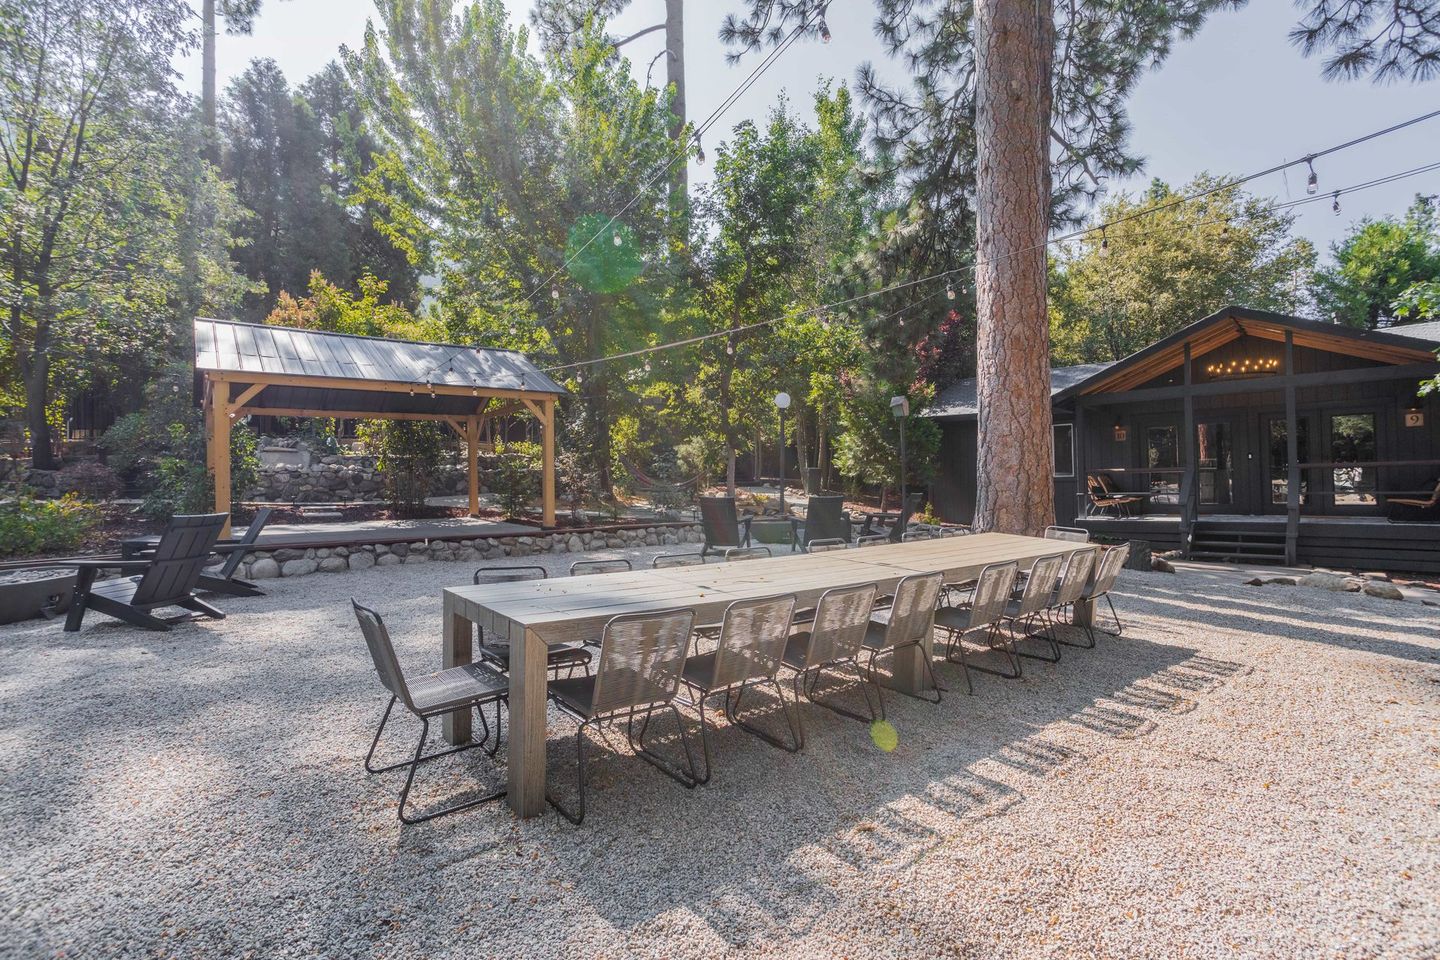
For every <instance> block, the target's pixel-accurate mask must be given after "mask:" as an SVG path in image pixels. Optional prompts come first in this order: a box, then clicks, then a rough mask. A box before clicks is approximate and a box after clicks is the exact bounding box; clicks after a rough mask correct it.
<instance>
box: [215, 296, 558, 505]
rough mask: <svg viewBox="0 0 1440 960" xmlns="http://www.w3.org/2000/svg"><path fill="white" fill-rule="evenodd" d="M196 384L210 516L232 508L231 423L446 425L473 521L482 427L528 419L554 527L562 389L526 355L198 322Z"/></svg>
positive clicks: (224, 323) (286, 329)
mask: <svg viewBox="0 0 1440 960" xmlns="http://www.w3.org/2000/svg"><path fill="white" fill-rule="evenodd" d="M195 377H196V389H197V392H198V394H199V398H200V402H201V404H202V406H203V407H204V410H205V427H206V437H207V440H208V446H207V465H208V466H209V468H210V470H211V471H212V473H213V474H214V477H215V511H216V512H217V513H229V512H230V508H231V488H230V453H229V451H230V429H231V424H233V423H234V421H235V420H236V419H238V418H239V417H243V416H248V415H251V414H255V415H266V416H276V417H325V418H330V419H337V420H366V419H369V420H434V421H439V422H442V423H446V424H449V425H450V427H451V428H452V429H453V430H454V431H455V432H456V433H457V434H458V435H459V436H460V438H461V439H462V440H463V441H465V459H466V463H467V466H468V470H469V474H470V515H471V516H475V515H477V514H478V513H479V510H480V472H479V463H478V458H479V454H480V451H481V450H482V449H483V448H486V447H488V444H485V443H483V442H482V441H481V437H482V435H483V433H484V430H485V425H486V422H487V421H488V420H490V419H491V418H493V417H501V416H507V415H510V414H514V413H520V412H528V413H530V414H531V415H532V416H533V417H535V419H536V420H538V421H539V423H540V427H541V432H542V449H543V450H544V465H543V469H542V471H541V499H542V502H543V511H544V523H545V525H546V526H547V527H549V526H554V524H555V400H556V398H557V397H559V396H560V395H562V394H563V393H564V392H565V390H564V388H563V387H561V386H560V385H559V384H557V383H556V382H555V381H554V380H552V379H551V378H550V377H548V376H546V375H545V373H544V372H542V371H541V370H540V369H539V368H538V367H536V366H535V365H534V364H533V363H531V362H530V361H529V359H527V358H526V357H525V355H524V354H521V353H517V352H516V351H513V350H498V349H492V348H486V347H462V346H456V345H452V344H443V343H418V342H414V341H408V340H386V339H382V338H378V337H360V336H353V335H350V334H342V333H325V332H322V331H317V330H302V329H297V328H294V327H272V326H266V325H263V324H251V323H234V322H230V321H225V320H207V319H197V320H196V321H195ZM227 528H228V525H227Z"/></svg>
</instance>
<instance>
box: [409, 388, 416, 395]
mask: <svg viewBox="0 0 1440 960" xmlns="http://www.w3.org/2000/svg"><path fill="white" fill-rule="evenodd" d="M410 396H412V397H413V396H415V388H414V387H413V386H412V387H411V388H410Z"/></svg>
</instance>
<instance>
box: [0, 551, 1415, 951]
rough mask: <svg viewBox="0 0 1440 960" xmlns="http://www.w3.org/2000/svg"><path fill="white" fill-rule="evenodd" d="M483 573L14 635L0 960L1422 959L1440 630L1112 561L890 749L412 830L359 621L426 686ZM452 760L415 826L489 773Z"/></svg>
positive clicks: (1350, 602)
mask: <svg viewBox="0 0 1440 960" xmlns="http://www.w3.org/2000/svg"><path fill="white" fill-rule="evenodd" d="M672 549H673V548H672ZM616 552H617V553H618V551H616ZM656 552H659V551H658V550H653V549H652V550H645V551H632V552H631V554H630V555H631V556H635V557H637V558H640V559H648V557H649V556H651V555H653V554H654V553H656ZM570 559H572V558H569V557H553V558H552V557H543V558H540V560H541V562H545V563H548V564H553V565H555V566H556V568H557V570H559V569H563V567H564V566H565V565H567V564H568V563H569V561H570ZM526 562H531V561H530V560H529V559H527V560H526ZM469 573H470V567H468V566H462V565H460V564H429V565H424V566H415V567H411V566H404V567H391V568H386V569H375V570H370V571H365V572H360V573H351V574H340V575H333V576H313V577H304V578H299V579H296V580H280V581H270V582H268V583H267V584H266V589H267V590H269V591H271V593H270V595H269V596H267V597H264V598H257V599H248V600H240V599H233V598H231V599H228V601H227V602H223V603H222V606H224V607H225V608H226V609H228V610H229V611H230V612H231V616H230V618H229V619H227V620H225V621H223V622H218V623H204V624H196V625H187V626H184V627H181V628H178V629H176V630H175V631H174V632H172V633H170V634H168V635H157V634H147V633H143V632H141V631H137V630H132V629H128V628H124V627H121V626H118V625H115V624H113V623H112V622H109V621H106V620H105V618H103V617H99V616H94V617H91V618H90V619H89V621H87V624H86V627H85V629H84V631H83V632H81V633H79V634H65V633H62V632H61V629H60V625H59V624H58V623H29V624H24V625H15V626H10V627H3V628H0V770H3V774H0V776H3V789H0V818H3V819H0V822H3V823H4V829H5V837H6V842H5V844H4V848H5V851H6V852H5V856H4V857H3V858H0V955H4V956H7V957H8V956H15V957H47V956H66V957H95V956H104V957H142V956H144V957H160V956H166V957H168V956H176V957H206V958H209V957H239V956H254V957H266V958H269V957H416V958H420V957H426V958H429V957H445V956H457V957H458V956H463V957H491V956H494V957H517V956H524V957H550V956H567V957H568V956H591V955H596V956H609V957H621V956H653V957H680V956H695V957H711V956H715V955H717V954H722V953H727V952H733V953H744V954H762V955H767V956H794V957H814V956H849V957H878V956H884V957H888V956H894V957H902V956H903V957H908V958H915V957H931V956H963V957H972V956H974V957H990V956H995V957H1035V956H1045V957H1052V956H1053V957H1082V956H1097V957H1101V956H1104V957H1114V956H1126V957H1160V956H1164V957H1211V956H1246V957H1266V958H1269V957H1328V956H1335V957H1368V956H1385V957H1435V956H1437V955H1440V735H1437V734H1440V611H1436V610H1434V609H1431V608H1426V607H1421V606H1419V605H1418V604H1402V603H1397V602H1392V601H1385V600H1378V599H1373V598H1369V597H1363V596H1356V595H1349V594H1346V595H1336V594H1331V593H1324V592H1320V591H1315V590H1310V589H1303V588H1293V587H1290V588H1287V587H1268V588H1251V587H1239V586H1232V585H1227V584H1224V583H1217V582H1216V581H1215V580H1213V579H1209V578H1203V577H1200V576H1196V575H1193V574H1183V573H1182V574H1180V575H1172V576H1167V575H1163V574H1136V573H1126V574H1125V575H1124V577H1123V579H1122V581H1121V585H1120V588H1119V592H1118V596H1117V597H1116V602H1117V606H1118V607H1119V609H1120V611H1121V614H1122V616H1123V617H1124V619H1125V621H1126V632H1125V636H1124V637H1122V638H1114V639H1111V638H1103V639H1102V640H1101V643H1100V646H1099V648H1098V649H1096V650H1088V651H1087V650H1070V649H1067V650H1066V651H1065V655H1064V658H1063V660H1062V661H1061V662H1060V663H1059V664H1058V665H1055V666H1049V665H1040V664H1032V663H1030V662H1027V665H1026V666H1027V675H1026V679H1025V680H1024V681H1023V682H1013V681H1003V680H999V679H995V678H991V677H981V676H978V675H977V678H976V695H975V696H974V697H967V696H965V695H964V694H963V693H962V692H960V691H961V690H962V689H963V684H961V683H960V678H959V676H958V675H957V673H956V672H955V671H956V669H957V668H951V667H943V666H942V667H941V668H940V669H941V676H942V679H943V678H948V680H949V684H950V687H951V689H952V691H955V692H952V693H951V694H950V695H949V696H947V697H946V699H945V702H944V703H943V704H941V705H940V706H938V707H937V706H934V705H931V704H926V703H921V702H918V701H912V700H908V699H905V698H900V697H891V698H889V699H890V706H891V711H890V718H891V720H892V722H893V723H894V726H895V728H896V729H897V731H898V734H899V745H898V747H897V748H896V749H895V750H893V752H886V751H884V750H882V749H880V748H878V747H877V746H876V745H875V743H874V742H872V739H871V737H870V735H869V732H868V731H867V729H866V727H865V726H863V725H861V724H858V723H855V722H853V721H849V720H845V719H843V718H840V717H836V716H833V715H831V714H828V713H826V712H824V711H821V710H818V709H816V708H814V707H807V708H805V718H806V722H807V729H808V733H809V741H810V742H809V744H808V746H807V748H806V750H805V751H804V753H802V754H799V755H794V756H792V755H789V754H784V753H781V752H779V751H777V750H775V749H773V748H771V747H769V746H767V745H765V744H763V743H761V742H759V741H757V740H755V739H753V738H751V737H749V736H748V735H745V734H743V733H741V732H739V731H736V730H733V729H729V728H722V729H721V730H720V731H719V733H718V736H717V757H716V770H715V779H714V780H713V782H712V783H711V784H710V786H708V787H705V788H701V789H699V790H696V791H686V790H684V789H682V788H680V787H679V786H677V785H675V784H673V783H671V782H670V781H669V780H666V779H664V778H662V777H661V776H660V775H659V774H658V773H656V772H655V771H654V770H652V769H650V768H649V767H648V766H646V765H645V764H644V763H642V762H640V761H639V760H638V759H636V758H635V757H633V756H631V755H629V754H628V753H626V752H624V751H623V749H622V750H620V751H619V752H606V751H604V750H601V751H598V752H597V753H596V754H594V755H595V756H598V757H599V760H598V762H596V763H595V764H594V765H593V766H592V780H591V784H592V788H593V789H592V792H591V795H590V800H591V807H590V814H591V815H590V819H589V820H587V822H586V824H585V826H584V827H583V828H580V829H575V828H572V827H571V826H569V825H568V824H566V823H564V822H563V821H561V820H560V819H559V818H558V817H557V816H555V815H554V814H553V813H547V814H546V815H545V816H543V817H541V818H539V819H536V820H532V821H526V822H523V823H522V822H519V821H517V820H515V819H514V818H513V817H511V816H510V814H509V813H508V811H507V810H505V809H503V808H501V807H499V806H490V807H487V808H483V809H481V810H478V811H471V812H468V813H464V814H460V815H457V816H452V817H446V818H442V819H441V820H438V821H435V822H433V823H430V824H426V825H422V826H419V827H413V828H405V829H402V828H401V827H400V825H399V823H398V822H397V821H396V819H395V798H396V791H397V790H398V788H399V785H400V778H399V777H397V776H396V775H393V774H391V775H384V776H379V777H370V776H366V775H365V774H364V773H363V771H362V770H361V767H360V759H361V757H362V756H363V753H364V750H365V748H366V747H367V746H368V743H369V737H370V736H371V734H372V732H373V730H374V724H375V723H376V721H377V720H378V718H379V713H380V710H381V708H382V707H383V705H384V696H383V694H382V691H381V689H380V687H379V685H378V683H377V681H376V679H375V676H374V672H373V670H372V668H371V667H370V665H369V663H368V661H367V658H366V655H365V653H364V647H363V644H362V642H361V640H360V637H359V633H358V631H357V629H356V626H355V623H354V620H353V618H352V617H351V614H350V612H349V609H348V606H349V605H348V599H349V597H350V596H351V595H352V594H354V595H357V596H359V597H361V598H363V599H364V600H365V601H366V602H368V603H370V604H372V605H374V606H376V607H377V608H378V609H380V610H381V611H382V612H383V613H384V614H385V615H386V616H387V619H388V621H389V623H390V625H391V628H392V632H393V633H394V634H395V637H396V641H397V645H398V647H399V649H400V654H401V658H402V661H403V662H404V663H406V664H407V665H408V666H409V669H410V670H411V672H412V673H414V672H419V671H420V670H422V669H433V668H434V667H436V666H438V663H439V647H440V639H439V631H440V604H439V600H438V593H439V590H440V588H441V587H442V586H444V585H447V584H453V583H458V582H465V581H468V578H469ZM552 719H554V723H553V726H552V731H551V776H552V777H554V778H556V779H557V780H558V779H560V778H564V779H563V781H562V782H563V783H564V784H567V785H568V784H570V783H572V782H573V781H572V780H571V779H570V778H571V777H573V766H570V767H567V766H565V763H566V761H567V760H568V759H569V758H570V757H571V756H572V755H573V747H572V746H571V744H572V743H573V737H571V736H570V734H571V733H572V732H573V729H574V728H573V725H571V724H569V723H568V722H564V721H561V720H559V719H555V718H552ZM402 732H403V734H404V737H405V738H406V739H404V740H401V739H397V740H395V741H393V742H391V747H392V749H394V750H396V751H398V750H402V749H404V748H405V747H407V746H409V743H410V741H409V740H408V738H409V737H410V736H413V734H412V733H411V728H410V727H404V728H403V730H402ZM616 743H617V745H618V744H623V737H622V738H619V739H618V740H616ZM471 757H474V759H471ZM432 766H433V767H436V768H438V769H434V770H432V771H431V774H430V776H429V777H428V778H427V779H425V780H423V781H422V784H421V786H420V787H418V788H417V790H418V791H419V793H418V796H419V798H420V799H421V800H422V801H425V800H427V798H437V799H438V798H440V797H443V796H445V795H447V794H451V793H454V792H455V791H458V790H463V789H464V788H465V787H466V785H467V784H473V783H474V782H475V779H476V778H477V777H485V776H487V775H490V774H488V773H487V771H488V770H489V768H488V766H487V764H486V762H485V761H484V758H483V757H478V756H476V755H474V754H470V755H465V759H457V760H453V761H452V760H445V761H441V762H440V763H438V764H435V765H432ZM572 789H573V788H572Z"/></svg>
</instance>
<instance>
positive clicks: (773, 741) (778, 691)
mask: <svg viewBox="0 0 1440 960" xmlns="http://www.w3.org/2000/svg"><path fill="white" fill-rule="evenodd" d="M770 683H772V684H774V686H775V696H777V697H779V698H780V712H781V713H783V714H785V722H786V723H787V724H789V726H790V742H789V743H786V742H785V741H784V740H782V739H780V738H779V737H775V736H771V735H770V734H768V733H766V732H765V731H764V730H761V729H760V728H759V727H757V726H754V725H752V724H749V723H746V722H745V721H744V720H741V719H740V716H739V710H740V698H741V697H743V696H744V695H745V690H746V687H747V684H743V683H742V684H740V688H739V689H738V690H736V691H734V693H735V699H734V700H733V701H732V700H731V699H730V694H729V693H728V692H727V693H726V695H725V719H727V720H729V721H730V722H731V723H733V724H734V725H735V726H737V727H739V728H740V729H741V730H744V731H745V732H746V733H748V734H750V735H751V736H753V737H759V738H760V739H761V740H764V741H765V742H766V743H768V744H770V745H771V746H772V747H779V748H780V749H781V750H784V751H785V752H786V753H798V752H799V751H800V747H801V746H802V744H801V743H800V735H799V734H798V733H797V732H796V731H795V720H794V718H793V717H791V716H790V710H789V707H788V706H787V705H786V703H785V694H784V691H783V690H782V688H781V687H780V683H779V681H777V680H775V679H774V678H773V677H772V678H771V679H770Z"/></svg>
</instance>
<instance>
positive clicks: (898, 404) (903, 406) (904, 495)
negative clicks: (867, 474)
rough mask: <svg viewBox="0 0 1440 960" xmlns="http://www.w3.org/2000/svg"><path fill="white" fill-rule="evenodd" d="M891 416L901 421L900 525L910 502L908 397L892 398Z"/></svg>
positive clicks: (904, 518) (903, 521) (903, 520)
mask: <svg viewBox="0 0 1440 960" xmlns="http://www.w3.org/2000/svg"><path fill="white" fill-rule="evenodd" d="M890 415H891V416H893V417H894V418H895V419H896V420H899V421H900V523H901V524H902V525H903V524H904V523H905V520H906V517H905V504H906V502H907V501H908V498H909V493H908V490H907V488H906V483H905V480H906V478H907V476H908V475H909V471H908V470H906V469H905V418H906V417H908V416H910V400H909V398H908V397H891V398H890Z"/></svg>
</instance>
